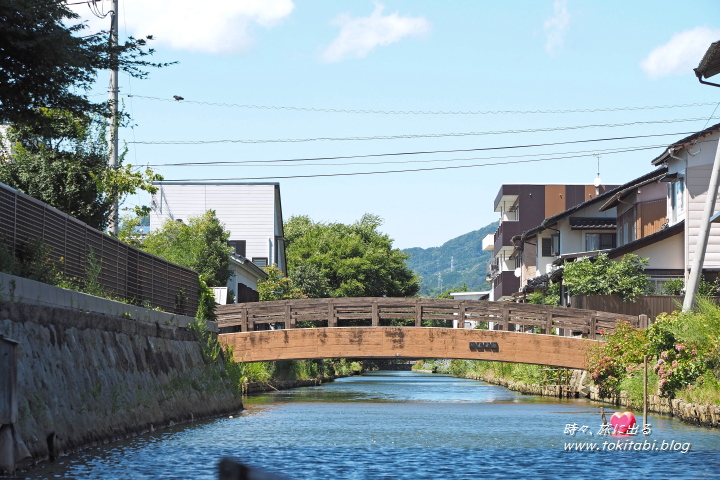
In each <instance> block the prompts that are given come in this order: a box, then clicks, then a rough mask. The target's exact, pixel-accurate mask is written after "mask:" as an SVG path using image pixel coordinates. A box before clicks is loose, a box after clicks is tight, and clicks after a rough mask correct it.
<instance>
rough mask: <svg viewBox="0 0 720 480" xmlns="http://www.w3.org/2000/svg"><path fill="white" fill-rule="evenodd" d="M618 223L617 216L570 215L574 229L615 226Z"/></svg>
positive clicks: (571, 225) (571, 226)
mask: <svg viewBox="0 0 720 480" xmlns="http://www.w3.org/2000/svg"><path fill="white" fill-rule="evenodd" d="M616 225H617V219H616V218H615V217H611V218H607V217H570V228H571V229H573V230H581V229H589V228H594V229H595V228H597V229H603V228H615V227H616Z"/></svg>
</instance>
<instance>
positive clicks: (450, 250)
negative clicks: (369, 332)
mask: <svg viewBox="0 0 720 480" xmlns="http://www.w3.org/2000/svg"><path fill="white" fill-rule="evenodd" d="M497 226H498V223H497V222H493V223H491V224H489V225H486V226H484V227H482V228H481V229H479V230H475V231H472V232H469V233H466V234H464V235H460V236H459V237H456V238H453V239H452V240H448V241H447V242H445V243H444V244H443V245H442V246H440V247H431V248H418V247H414V248H406V249H404V250H403V252H404V253H407V254H410V258H408V260H407V265H408V268H410V269H411V270H413V271H414V272H416V273H417V274H418V275H419V276H420V281H421V287H420V291H419V294H420V296H422V297H436V296H438V295H440V294H441V293H442V292H443V291H442V290H440V289H439V288H438V273H440V274H441V275H442V283H443V286H444V288H445V289H453V288H460V286H461V285H462V284H466V285H468V288H469V290H472V291H482V290H489V289H490V285H489V284H488V283H487V282H486V278H485V274H486V268H485V262H486V261H487V260H488V259H489V258H490V257H491V256H492V252H488V251H485V250H483V249H482V241H483V238H485V236H487V235H488V234H490V233H494V232H495V230H497ZM451 260H452V263H453V268H452V269H451V268H450V264H451Z"/></svg>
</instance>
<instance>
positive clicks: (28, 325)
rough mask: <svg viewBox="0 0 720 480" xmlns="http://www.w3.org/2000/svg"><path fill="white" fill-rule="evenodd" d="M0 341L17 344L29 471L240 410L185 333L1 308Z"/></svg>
mask: <svg viewBox="0 0 720 480" xmlns="http://www.w3.org/2000/svg"><path fill="white" fill-rule="evenodd" d="M0 335H3V336H6V337H8V338H11V339H13V340H16V341H18V342H19V344H18V346H17V364H18V368H17V393H18V395H17V400H18V420H17V423H16V424H15V425H14V426H13V429H14V430H15V433H16V435H17V436H18V437H19V438H20V439H21V441H22V442H23V443H24V446H25V447H26V448H27V453H29V455H30V458H26V459H25V460H24V461H25V462H28V461H29V462H35V461H39V460H43V459H46V458H52V457H54V456H57V455H59V454H62V453H67V452H71V451H74V450H77V449H79V448H82V447H86V446H90V445H94V444H99V443H103V442H107V441H111V440H115V439H119V438H124V437H127V436H129V435H133V434H136V433H141V432H145V431H148V430H152V429H153V428H158V427H161V426H164V425H168V424H170V423H171V422H175V423H177V422H183V421H189V420H193V419H200V418H206V417H210V416H215V415H219V414H226V413H230V412H235V411H238V410H239V409H241V408H242V403H241V398H240V397H239V396H238V395H237V393H236V392H235V391H234V390H233V389H232V388H231V387H230V386H229V382H228V380H227V378H226V376H225V375H224V372H223V371H222V367H221V366H218V365H215V364H208V363H206V362H205V360H204V359H203V356H202V352H201V349H200V345H199V343H198V342H197V341H196V339H195V336H194V335H193V333H192V332H191V331H189V330H187V329H184V328H179V327H177V326H174V325H165V324H162V323H156V322H145V321H139V320H133V319H128V318H122V317H114V316H110V315H102V314H99V313H94V312H87V311H79V310H71V309H66V308H56V307H49V306H44V305H32V304H28V303H21V302H18V301H14V302H12V301H7V299H6V300H5V301H1V302H0ZM2 428H4V427H3V426H0V431H2ZM6 430H7V429H6ZM0 440H2V439H0ZM0 443H2V442H0ZM18 451H22V449H18ZM0 453H1V452H0ZM15 460H16V462H17V461H20V460H21V458H15Z"/></svg>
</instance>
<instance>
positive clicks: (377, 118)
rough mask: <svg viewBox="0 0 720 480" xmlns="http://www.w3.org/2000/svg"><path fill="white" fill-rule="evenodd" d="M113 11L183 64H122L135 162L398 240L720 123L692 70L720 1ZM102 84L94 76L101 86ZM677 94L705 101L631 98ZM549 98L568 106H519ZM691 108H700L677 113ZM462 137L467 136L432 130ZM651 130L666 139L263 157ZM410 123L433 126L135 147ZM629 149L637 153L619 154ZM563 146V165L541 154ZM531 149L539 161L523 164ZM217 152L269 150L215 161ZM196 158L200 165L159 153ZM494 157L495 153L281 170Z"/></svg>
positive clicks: (716, 36)
mask: <svg viewBox="0 0 720 480" xmlns="http://www.w3.org/2000/svg"><path fill="white" fill-rule="evenodd" d="M104 1H105V4H104V5H105V8H107V6H108V5H109V2H108V1H107V0H104ZM228 4H230V5H228ZM76 8H78V10H77V11H78V12H79V13H81V14H82V15H83V18H86V19H88V21H89V25H90V27H91V28H93V29H95V28H101V27H104V28H107V25H105V24H109V20H108V19H105V20H102V21H101V20H98V19H95V18H93V17H92V15H91V14H90V12H89V10H88V9H87V8H86V7H85V6H82V5H81V6H78V7H76ZM108 18H109V17H108ZM119 23H120V32H121V36H122V35H136V36H138V35H147V34H152V35H154V36H155V38H156V40H155V41H154V42H153V47H154V48H155V49H156V54H155V57H154V58H155V60H156V61H163V62H165V61H178V62H179V63H178V64H177V65H173V66H170V67H168V68H165V69H161V70H155V71H152V72H151V74H150V77H149V79H147V80H134V79H132V80H131V79H129V78H128V77H127V76H125V75H122V76H121V80H120V84H121V85H120V86H121V97H122V99H123V102H124V105H125V110H126V111H127V112H128V113H129V114H130V115H131V116H132V118H133V123H134V124H135V127H134V128H125V129H123V130H122V131H121V133H120V138H121V140H124V141H126V142H128V145H127V146H128V149H129V150H128V154H127V157H126V162H127V163H131V164H133V165H146V164H149V165H156V167H153V168H155V169H156V170H157V171H158V173H160V174H162V175H163V176H164V177H165V178H166V179H168V180H172V179H187V180H201V179H234V180H236V181H243V180H244V179H262V180H248V181H278V182H280V185H281V194H282V202H283V214H284V216H285V218H286V219H288V218H290V216H292V215H309V216H310V217H311V218H312V219H314V220H317V221H328V222H334V221H339V222H344V223H350V222H353V221H355V220H357V219H359V218H360V217H361V216H362V214H363V213H366V212H367V213H373V214H377V215H379V216H381V217H382V218H383V219H384V220H385V223H384V225H383V227H382V230H383V231H384V232H385V233H387V234H389V235H390V236H391V237H392V238H394V239H395V246H397V247H400V248H407V247H414V246H419V247H431V246H438V245H441V244H442V243H444V242H445V241H447V240H449V239H451V238H454V237H456V236H458V235H461V234H463V233H466V232H469V231H471V230H475V229H477V228H480V227H482V226H484V225H486V224H488V223H490V222H492V221H494V220H496V218H497V214H495V213H494V212H493V211H492V202H493V199H494V198H495V195H496V193H497V191H498V188H499V187H500V185H501V184H503V183H590V184H591V183H592V182H593V180H594V178H595V177H596V174H597V163H598V161H597V157H596V156H594V155H593V154H599V155H600V177H601V178H602V180H603V183H606V184H613V183H624V182H626V181H628V180H631V179H633V178H635V177H638V176H640V175H642V174H644V173H646V172H648V171H650V170H651V165H650V160H652V159H653V158H654V157H655V156H656V155H657V154H659V153H660V152H661V151H662V149H663V145H668V144H670V143H672V142H674V141H675V140H677V139H679V138H680V137H681V136H683V135H684V134H685V133H689V132H694V131H697V130H700V129H702V128H704V127H705V126H706V125H712V124H714V123H718V122H719V121H720V120H718V119H711V118H710V117H711V115H712V114H713V111H714V110H715V107H716V106H717V103H718V102H720V89H715V88H712V87H708V86H704V85H701V84H700V83H698V82H697V80H696V79H695V77H694V75H693V72H692V68H693V67H694V66H696V65H697V63H698V61H699V60H700V58H701V57H702V55H703V53H704V52H705V50H706V49H707V47H708V46H709V44H710V43H711V42H713V41H717V40H720V3H719V2H717V1H713V0H685V1H683V2H677V1H634V2H627V1H612V0H610V1H607V0H606V1H580V0H567V1H562V0H555V1H552V0H547V1H539V0H538V1H529V0H522V1H518V2H488V1H445V2H437V1H432V0H427V1H422V0H415V1H401V0H397V1H391V0H386V1H383V2H372V1H365V0H362V1H360V0H357V1H356V0H348V1H342V2H339V1H321V0H313V1H306V0H298V1H292V0H264V1H261V0H237V1H233V2H220V1H215V0H212V1H211V0H207V1H204V2H197V1H189V0H172V1H170V0H155V1H154V2H142V1H141V0H120V18H119ZM106 84H107V81H106V79H105V78H103V77H102V76H101V77H100V78H99V80H98V88H97V90H98V92H102V91H103V88H104V87H105V85H106ZM173 95H180V96H182V97H183V98H184V99H185V100H184V101H181V102H178V101H175V100H173V99H172V97H173ZM144 97H150V98H144ZM207 103H225V104H234V105H236V106H217V105H208V104H207ZM686 104H701V105H695V106H691V107H673V108H652V109H627V108H634V107H649V106H667V105H686ZM237 105H256V106H263V107H300V108H304V109H310V108H315V109H330V110H332V109H338V110H379V111H384V112H397V111H415V112H417V111H431V112H439V111H442V112H448V111H452V112H478V111H481V112H499V111H502V112H514V113H485V114H468V113H465V114H403V113H400V114H398V113H395V114H393V113H353V112H329V111H309V110H290V109H284V108H283V109H276V108H247V107H240V106H237ZM598 109H601V110H602V109H616V110H613V111H597V110H598ZM538 110H541V111H547V110H550V111H567V110H572V111H574V112H566V113H527V112H529V111H538ZM577 110H595V111H592V112H587V111H586V112H578V111H577ZM518 112H526V113H518ZM715 117H718V118H720V108H718V110H717V111H716V112H715ZM685 119H696V120H693V121H684V122H678V121H677V120H685ZM649 122H655V123H649ZM658 122H664V123H658ZM619 124H621V125H622V126H604V127H601V126H598V125H619ZM591 126H592V127H591ZM579 127H580V128H579ZM528 130H536V131H534V132H528ZM510 131H512V132H515V133H509V132H510ZM489 132H492V133H489ZM459 133H475V134H474V135H463V136H457V135H455V136H442V137H438V136H437V135H438V134H459ZM660 134H674V135H667V136H657V137H648V138H637V139H626V140H620V141H605V142H587V143H575V144H572V143H570V144H560V145H553V146H546V147H533V148H513V149H496V150H485V151H473V152H453V153H434V154H424V155H393V156H381V157H367V156H366V157H362V158H354V159H337V160H314V161H306V162H271V161H272V160H295V159H302V158H309V159H314V158H321V157H322V158H325V157H339V156H360V155H376V154H388V153H400V152H420V151H438V150H462V149H487V148H498V147H511V146H512V147H516V146H521V145H529V144H533V145H534V144H547V143H559V142H578V141H582V140H593V139H603V138H611V137H628V136H639V135H660ZM403 135H414V136H417V135H432V136H430V137H415V138H402V139H371V140H343V141H341V140H322V141H302V142H266V143H204V144H191V145H179V144H152V143H151V144H148V143H134V142H157V141H170V142H177V141H214V140H234V141H238V140H242V141H248V140H263V141H267V140H288V139H309V138H347V137H379V136H383V137H387V136H403ZM631 148H646V149H644V150H636V151H631V152H620V153H611V152H610V150H611V149H621V150H627V149H631ZM541 154H544V155H545V157H538V155H541ZM518 155H526V156H525V157H517V156H518ZM527 155H532V156H527ZM510 156H513V157H512V158H510ZM490 157H493V158H490ZM498 157H505V158H498ZM555 157H572V158H562V159H553V160H547V159H548V158H555ZM539 158H544V159H545V160H544V161H531V162H528V160H537V159H539ZM218 161H224V162H228V161H234V162H252V161H255V162H257V161H262V162H263V163H261V164H258V163H255V164H254V165H253V164H252V163H250V164H248V163H245V164H234V165H227V164H226V165H223V166H214V165H208V163H209V162H218ZM510 161H514V162H517V161H525V163H507V162H510ZM187 162H199V163H204V164H205V165H201V166H192V167H189V166H185V167H181V166H169V165H168V164H175V163H187ZM378 162H396V163H378ZM397 162H404V163H397ZM351 163H352V164H351ZM486 163H504V164H502V165H493V166H484V167H470V168H455V169H446V170H431V171H421V172H404V173H388V174H380V175H355V176H332V177H314V178H278V177H287V176H307V175H327V174H339V173H359V172H375V171H387V170H409V169H421V168H422V169H427V168H441V167H449V166H453V167H457V166H466V165H479V164H486ZM135 203H148V198H147V197H143V196H137V197H133V198H131V199H130V200H129V201H128V202H127V204H126V205H132V204H135Z"/></svg>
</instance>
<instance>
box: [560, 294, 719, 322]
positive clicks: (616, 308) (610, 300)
mask: <svg viewBox="0 0 720 480" xmlns="http://www.w3.org/2000/svg"><path fill="white" fill-rule="evenodd" d="M683 298H684V297H683V296H682V295H640V296H639V297H638V298H637V299H636V300H635V301H634V302H623V301H622V298H620V296H619V295H578V296H575V297H570V305H572V306H573V307H577V308H585V309H590V310H601V311H603V312H611V313H620V314H623V315H641V314H645V315H647V316H648V317H649V318H650V320H651V321H654V320H655V318H656V317H657V316H658V315H660V314H661V313H671V312H674V311H675V310H682V303H683ZM709 298H710V300H711V301H713V302H715V303H720V297H709Z"/></svg>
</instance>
